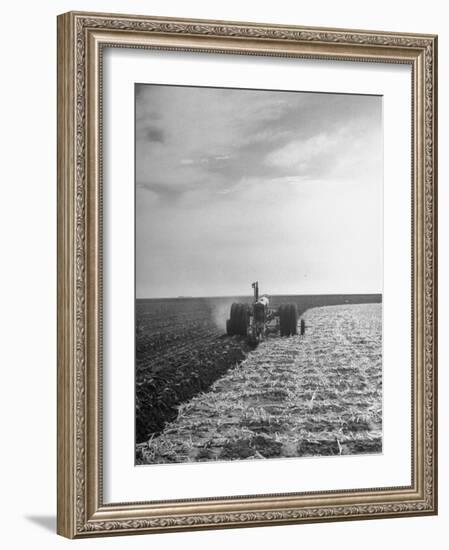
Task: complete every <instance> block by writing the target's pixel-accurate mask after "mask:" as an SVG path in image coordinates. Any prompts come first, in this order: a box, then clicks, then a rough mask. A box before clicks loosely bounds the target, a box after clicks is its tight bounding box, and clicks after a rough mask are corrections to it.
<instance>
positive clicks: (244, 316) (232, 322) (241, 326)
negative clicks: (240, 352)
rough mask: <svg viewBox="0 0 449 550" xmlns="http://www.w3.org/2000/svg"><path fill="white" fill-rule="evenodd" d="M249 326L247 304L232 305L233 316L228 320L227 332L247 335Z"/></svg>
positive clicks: (231, 334)
mask: <svg viewBox="0 0 449 550" xmlns="http://www.w3.org/2000/svg"><path fill="white" fill-rule="evenodd" d="M247 326H248V308H247V306H246V304H238V303H236V302H235V303H233V304H232V306H231V317H230V319H228V321H227V322H226V332H227V333H228V334H229V335H230V336H233V335H234V334H237V335H239V336H246V332H247Z"/></svg>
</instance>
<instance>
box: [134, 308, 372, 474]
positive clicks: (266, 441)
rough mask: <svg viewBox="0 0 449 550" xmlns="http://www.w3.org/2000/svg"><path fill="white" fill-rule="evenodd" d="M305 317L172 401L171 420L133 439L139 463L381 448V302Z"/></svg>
mask: <svg viewBox="0 0 449 550" xmlns="http://www.w3.org/2000/svg"><path fill="white" fill-rule="evenodd" d="M303 318H304V319H305V322H306V327H307V328H306V334H305V335H304V336H295V337H290V338H280V337H279V336H272V337H270V338H269V339H268V340H266V341H265V342H263V343H262V344H260V345H259V346H258V347H257V348H256V349H254V350H250V351H249V352H248V353H247V355H246V359H245V360H244V361H242V362H241V363H239V364H237V365H236V366H234V368H231V369H230V370H227V372H226V373H225V374H223V375H222V376H221V377H220V378H218V379H217V380H216V381H215V382H214V383H213V384H212V385H211V386H210V387H209V389H208V390H207V391H204V392H203V393H200V394H199V395H196V396H195V397H193V398H192V399H190V400H189V401H187V402H184V403H180V404H179V405H177V407H176V411H177V417H176V419H174V420H173V421H172V422H169V423H168V424H166V425H165V429H163V431H162V432H160V433H157V434H154V435H153V436H152V437H150V439H149V441H148V442H145V443H142V444H139V445H137V449H136V461H137V463H138V464H145V463H148V464H149V463H151V464H153V463H167V462H185V461H206V460H237V459H256V458H259V459H263V458H272V457H300V456H324V455H339V454H362V453H378V452H381V450H382V305H381V304H378V303H372V304H358V305H354V304H350V305H339V306H330V307H318V308H313V309H309V310H307V311H306V312H305V313H304V315H303ZM222 341H223V342H228V346H230V350H234V349H237V348H234V347H233V346H232V343H233V342H235V345H236V346H237V345H239V346H241V345H242V344H241V341H238V339H236V338H235V337H234V338H224V339H222Z"/></svg>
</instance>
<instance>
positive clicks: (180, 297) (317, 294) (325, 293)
mask: <svg viewBox="0 0 449 550" xmlns="http://www.w3.org/2000/svg"><path fill="white" fill-rule="evenodd" d="M378 295H380V296H382V295H383V292H382V291H377V292H308V293H302V294H282V293H281V294H279V293H278V294H269V293H266V292H265V293H262V294H261V296H378ZM247 297H252V295H251V294H222V295H215V296H203V295H201V296H194V295H187V294H185V295H184V294H180V295H178V296H145V297H141V296H139V297H138V296H135V299H136V300H178V299H181V300H182V299H184V300H185V299H194V298H247Z"/></svg>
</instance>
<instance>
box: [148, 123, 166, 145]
mask: <svg viewBox="0 0 449 550" xmlns="http://www.w3.org/2000/svg"><path fill="white" fill-rule="evenodd" d="M146 138H147V141H149V142H155V143H164V141H165V139H164V131H163V130H162V129H161V128H157V127H156V126H154V127H150V128H148V129H147V131H146Z"/></svg>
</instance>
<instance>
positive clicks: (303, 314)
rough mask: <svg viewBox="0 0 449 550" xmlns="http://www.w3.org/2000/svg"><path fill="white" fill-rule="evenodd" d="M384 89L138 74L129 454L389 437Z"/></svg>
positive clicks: (369, 448)
mask: <svg viewBox="0 0 449 550" xmlns="http://www.w3.org/2000/svg"><path fill="white" fill-rule="evenodd" d="M382 117H383V110H382V96H380V95H358V94H337V93H335V94H334V93H320V92H311V91H301V90H300V89H298V90H297V91H286V90H260V89H237V88H213V87H195V86H175V85H161V84H151V83H139V84H135V220H136V221H135V464H136V465H146V464H173V463H188V462H213V461H236V460H263V459H266V460H267V459H287V458H301V457H307V458H311V457H323V456H326V457H329V456H333V457H335V460H338V457H340V456H343V455H370V454H379V453H382V450H383V445H382V443H383V442H382V433H383V422H382V418H383V411H382V399H383V394H382V378H383V364H382V331H383V327H382V298H383V118H382Z"/></svg>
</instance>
